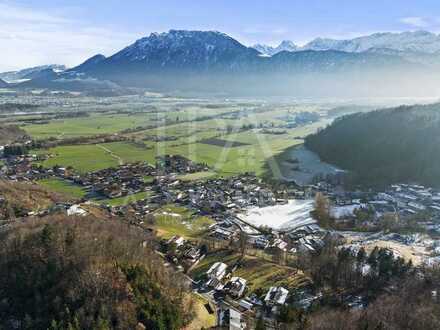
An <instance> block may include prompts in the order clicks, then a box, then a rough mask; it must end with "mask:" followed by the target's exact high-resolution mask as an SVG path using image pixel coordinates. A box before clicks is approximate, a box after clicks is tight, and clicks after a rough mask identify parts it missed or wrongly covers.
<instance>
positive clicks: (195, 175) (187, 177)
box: [179, 171, 216, 181]
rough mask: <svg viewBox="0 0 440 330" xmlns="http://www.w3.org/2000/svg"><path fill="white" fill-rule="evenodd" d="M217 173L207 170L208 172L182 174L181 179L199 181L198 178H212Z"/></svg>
mask: <svg viewBox="0 0 440 330" xmlns="http://www.w3.org/2000/svg"><path fill="white" fill-rule="evenodd" d="M215 175H216V173H215V172H210V171H206V172H197V173H190V174H184V175H180V176H179V179H180V180H182V181H197V180H202V179H208V178H212V177H213V176H215Z"/></svg>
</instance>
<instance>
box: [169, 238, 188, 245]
mask: <svg viewBox="0 0 440 330" xmlns="http://www.w3.org/2000/svg"><path fill="white" fill-rule="evenodd" d="M167 243H168V245H169V244H175V245H176V247H181V246H182V245H183V244H184V243H185V239H184V238H183V237H181V236H173V237H171V238H170V239H169V240H168V242H167Z"/></svg>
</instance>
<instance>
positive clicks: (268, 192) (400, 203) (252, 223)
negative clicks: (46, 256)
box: [0, 155, 440, 329]
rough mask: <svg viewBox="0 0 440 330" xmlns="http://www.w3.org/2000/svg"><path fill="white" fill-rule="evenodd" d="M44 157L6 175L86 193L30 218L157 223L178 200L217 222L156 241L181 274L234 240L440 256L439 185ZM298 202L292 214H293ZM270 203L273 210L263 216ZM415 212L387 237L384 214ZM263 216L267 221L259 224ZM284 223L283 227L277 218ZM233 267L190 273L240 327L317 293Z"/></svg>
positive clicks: (167, 161)
mask: <svg viewBox="0 0 440 330" xmlns="http://www.w3.org/2000/svg"><path fill="white" fill-rule="evenodd" d="M44 157H47V156H38V155H17V156H10V157H7V158H5V157H4V158H3V159H2V162H3V166H2V167H1V168H0V178H2V179H6V180H10V181H24V182H37V181H38V180H41V179H47V178H56V179H60V180H64V181H66V182H68V183H70V184H73V185H78V186H80V187H83V188H84V189H86V190H87V191H88V194H87V196H86V197H84V198H83V199H82V200H78V201H77V202H76V203H71V204H68V203H64V204H61V205H57V206H55V207H53V208H51V209H50V210H42V211H40V212H39V213H38V214H35V213H34V212H32V213H31V214H30V215H47V214H48V213H51V212H60V211H62V212H66V213H67V215H69V216H85V215H87V205H88V204H90V203H91V204H94V205H96V207H100V208H102V209H104V210H106V211H108V212H109V213H110V214H112V215H114V216H121V217H126V218H127V216H128V215H129V217H128V218H129V219H130V222H131V223H132V224H135V225H137V226H140V227H142V228H145V229H146V230H151V229H152V228H154V220H153V221H151V218H152V217H153V218H154V215H155V214H156V213H155V212H156V211H158V210H159V209H160V208H161V207H162V206H164V205H168V204H174V205H180V206H182V207H184V208H186V209H189V210H191V211H192V212H193V214H194V215H197V216H206V217H209V218H211V219H213V220H214V223H213V224H211V225H210V226H209V227H208V228H207V229H206V231H205V232H204V234H203V237H200V240H191V239H186V238H184V237H182V236H179V235H175V236H173V237H171V238H169V239H166V240H163V241H162V243H161V244H160V245H159V247H158V252H159V253H160V254H161V255H163V257H164V259H165V261H166V263H167V264H168V265H169V266H170V267H172V268H174V269H175V270H176V271H180V272H182V273H184V274H191V270H192V269H194V267H196V266H197V265H198V264H199V263H200V262H201V261H202V260H203V259H204V258H205V257H206V255H207V254H208V253H209V252H208V251H209V250H210V248H209V247H210V246H211V245H214V246H229V247H230V246H234V248H236V249H237V251H240V253H243V254H246V253H247V252H246V251H247V250H253V251H261V253H264V254H266V255H269V256H272V258H273V260H276V261H277V262H281V263H283V264H289V263H292V262H294V260H296V259H297V258H298V256H299V255H304V254H310V255H314V254H319V252H320V250H321V249H322V248H323V247H324V246H325V244H326V242H328V241H330V240H331V241H332V242H338V244H339V245H340V246H344V247H350V248H352V249H353V250H354V251H358V250H359V248H360V247H364V246H367V245H369V244H375V243H377V242H379V241H382V242H383V241H385V242H391V243H392V244H391V245H389V248H390V250H392V252H393V253H395V254H396V255H399V256H402V255H403V254H402V253H401V252H400V251H399V246H400V247H401V246H407V247H408V248H413V246H418V248H419V249H420V251H422V250H423V251H422V252H420V253H419V256H418V257H420V263H422V262H424V263H431V264H432V263H434V262H440V240H438V239H436V234H437V233H438V231H439V230H440V221H439V219H440V218H439V217H440V191H437V190H435V189H432V188H426V187H423V186H419V185H407V184H398V185H393V186H391V187H389V189H387V190H385V191H383V192H375V191H366V192H361V191H354V192H349V191H345V190H343V189H341V188H340V187H339V186H336V185H335V184H333V183H332V181H331V180H321V181H317V182H316V183H315V184H311V185H306V186H297V185H295V184H293V183H291V184H284V185H273V184H271V183H268V182H265V181H264V180H263V179H261V178H258V177H257V176H255V175H254V174H251V173H244V174H242V175H238V176H231V177H215V178H208V179H205V180H196V181H185V180H181V179H180V176H181V175H182V174H188V173H197V172H200V171H206V170H208V167H207V166H206V165H204V164H199V163H195V162H193V161H191V160H189V159H186V158H184V157H182V156H174V155H166V156H163V157H160V158H157V162H156V164H154V165H153V164H148V163H146V162H145V163H142V162H140V163H132V164H123V165H120V166H118V167H116V168H108V169H104V170H100V171H96V172H90V173H85V174H80V173H78V172H77V171H75V170H74V169H73V168H63V167H59V166H55V167H53V168H44V167H42V166H40V165H38V164H39V162H40V161H41V160H43V159H44ZM139 193H146V194H145V198H141V199H137V200H130V196H133V195H135V194H139ZM318 193H319V194H323V195H325V196H326V198H328V200H329V201H330V205H331V207H329V213H330V216H331V218H332V221H333V226H331V227H326V228H324V227H323V226H322V225H321V224H320V223H319V222H318V221H317V220H315V219H314V218H313V217H312V215H311V212H312V211H313V200H314V198H315V196H316V194H318ZM120 197H126V198H127V200H128V203H127V204H125V205H120V206H111V205H106V204H100V203H99V201H100V199H110V200H111V199H112V198H120ZM295 207H296V208H297V210H296V212H292V209H293V208H295ZM264 210H266V211H267V210H271V211H273V212H275V213H273V212H268V213H267V214H265V213H264ZM256 215H257V216H256ZM289 217H290V218H289ZM414 217H420V219H419V220H417V223H416V224H417V228H418V231H417V232H414V233H409V234H408V233H406V234H400V233H394V234H393V233H391V234H390V233H386V231H385V230H384V228H383V227H382V226H381V224H382V223H383V222H384V218H391V219H393V221H394V222H395V223H396V224H397V223H399V222H401V221H407V220H406V219H413V218H414ZM261 219H264V221H262V222H260V220H261ZM287 220H288V221H287ZM280 221H281V222H283V224H277V222H280ZM284 222H285V223H284ZM344 228H346V229H347V230H354V231H355V230H357V229H358V228H362V231H361V232H359V235H355V234H353V233H352V232H351V231H348V232H347V233H346V232H345V231H344V230H343V229H344ZM365 228H367V230H368V231H365ZM422 230H423V234H422V233H421V232H422ZM426 233H430V234H431V238H430V239H426V237H424V239H422V238H421V237H422V236H421V235H426ZM237 267H240V265H239V263H236V262H235V263H233V264H227V263H225V262H222V261H221V260H220V261H216V262H214V263H213V264H212V265H210V267H209V269H207V270H206V272H205V273H204V274H203V276H201V277H200V276H199V278H197V279H194V278H191V277H188V279H189V281H190V283H191V286H192V287H193V290H194V292H196V293H197V294H199V295H201V296H203V297H204V298H205V299H206V300H207V301H209V306H211V307H209V308H211V309H212V313H214V312H215V313H216V316H217V320H218V322H219V324H220V325H227V326H230V328H231V329H243V328H244V323H246V315H251V316H252V317H253V318H254V319H255V317H256V315H257V316H258V317H263V318H264V319H265V322H266V324H271V322H275V320H276V319H277V317H278V315H279V313H280V308H282V306H285V305H286V304H287V302H288V304H294V305H295V306H300V308H304V309H307V308H309V307H310V306H311V305H312V304H313V302H314V301H318V300H319V299H320V296H321V293H320V292H319V291H317V292H316V291H313V290H311V291H310V290H309V289H307V288H303V289H301V290H299V291H296V292H291V291H289V289H288V288H286V287H283V286H272V287H270V288H269V289H268V290H267V292H265V293H264V295H262V296H257V295H255V294H249V292H248V289H247V281H248V280H247V279H246V278H243V277H240V276H236V275H234V271H235V270H236V268H237ZM188 276H189V275H188ZM346 304H347V306H349V307H350V308H362V306H363V305H364V302H363V300H362V298H359V297H358V296H357V297H352V296H350V297H348V298H347V300H346Z"/></svg>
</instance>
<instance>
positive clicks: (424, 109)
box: [305, 104, 440, 186]
mask: <svg viewBox="0 0 440 330" xmlns="http://www.w3.org/2000/svg"><path fill="white" fill-rule="evenodd" d="M305 143H306V146H307V148H309V149H310V150H312V151H315V152H317V153H318V154H319V156H320V157H321V159H322V160H324V161H326V162H329V163H332V164H334V165H337V166H339V167H341V168H343V169H346V170H349V171H351V174H352V175H351V178H352V179H353V181H354V182H355V183H360V184H368V185H385V184H391V183H396V182H415V183H421V184H426V185H431V186H440V166H439V164H440V104H433V105H425V106H421V105H418V106H410V107H408V106H402V107H399V108H394V109H386V110H378V111H373V112H369V113H357V114H353V115H348V116H345V117H342V118H340V119H337V120H335V122H334V123H333V124H331V125H330V126H328V127H327V128H325V129H323V130H321V131H319V132H318V133H316V134H314V135H311V136H309V137H307V139H306V142H305Z"/></svg>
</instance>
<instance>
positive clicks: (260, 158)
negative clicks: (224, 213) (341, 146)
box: [17, 95, 329, 180]
mask: <svg viewBox="0 0 440 330" xmlns="http://www.w3.org/2000/svg"><path fill="white" fill-rule="evenodd" d="M47 102H49V105H48V106H46V107H42V108H41V111H48V113H50V114H53V113H54V111H55V110H56V107H55V105H53V104H52V103H50V102H52V101H50V99H49V100H48V101H47ZM61 106H62V111H63V113H66V112H69V111H72V112H78V111H82V112H85V113H86V115H88V116H86V117H78V118H62V119H51V117H50V116H49V117H48V118H49V119H47V120H45V118H44V115H41V116H40V115H39V114H35V116H40V117H39V121H41V123H34V122H32V121H29V122H26V121H24V122H20V126H21V127H22V129H24V130H25V131H26V132H27V134H29V135H30V136H31V137H32V138H34V139H47V138H52V139H55V140H56V139H58V140H62V139H67V138H75V137H82V136H95V135H113V134H118V135H119V136H122V137H126V138H129V139H130V140H134V141H136V143H130V142H115V143H105V144H88V145H66V146H59V147H54V148H51V149H49V150H38V151H37V152H38V153H46V154H50V155H52V157H51V158H50V159H48V160H46V161H44V162H43V163H42V165H43V166H45V167H51V166H54V165H60V166H64V167H68V166H71V167H73V168H75V169H76V170H78V171H80V172H82V173H84V172H90V171H97V170H101V169H104V168H108V167H115V166H118V165H121V164H125V163H132V162H137V161H146V162H149V163H151V164H154V163H155V158H156V157H157V156H160V155H164V154H175V155H182V156H184V157H187V158H189V159H191V160H193V161H196V162H200V163H205V164H207V165H208V166H209V167H210V168H211V169H210V171H209V172H208V173H199V174H191V175H188V176H184V177H182V179H183V180H198V179H206V178H208V177H211V176H216V175H218V176H229V175H235V174H238V173H243V172H254V173H255V174H257V175H267V173H268V171H269V170H270V171H272V172H273V171H274V170H275V171H276V167H277V166H278V165H277V161H278V158H277V156H278V155H280V154H281V153H282V152H283V151H285V150H286V149H289V148H292V147H294V146H297V145H299V144H301V143H302V142H303V138H304V137H305V136H306V135H308V134H310V133H312V132H314V131H316V130H317V129H318V128H320V127H323V126H325V125H327V124H328V123H329V120H328V119H326V117H325V116H323V117H322V119H321V120H320V121H318V122H315V123H313V124H310V125H304V126H298V127H293V128H286V123H287V122H289V121H290V120H292V118H294V117H295V113H298V112H304V111H307V112H317V113H320V111H323V109H324V110H325V109H326V106H317V105H308V104H288V103H278V104H277V103H273V104H272V103H267V102H264V101H263V102H262V101H255V100H253V101H252V100H247V101H231V100H207V99H195V98H175V97H164V96H162V95H145V96H144V97H132V98H131V97H120V98H118V97H116V98H105V99H103V100H99V101H98V100H97V99H93V98H78V100H77V99H75V98H73V99H65V100H62V101H61ZM39 109H40V108H39ZM321 114H322V113H321ZM17 118H20V116H17ZM17 120H18V119H17ZM20 120H21V119H20ZM144 146H145V147H144Z"/></svg>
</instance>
